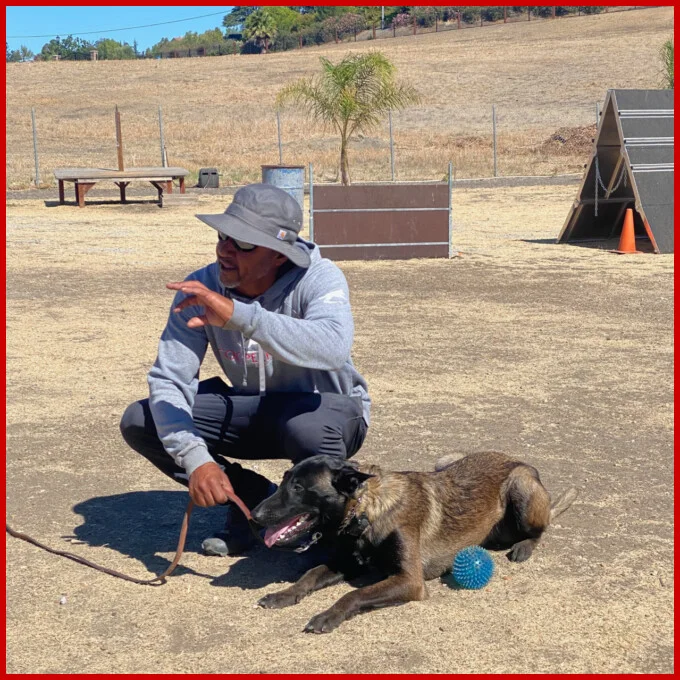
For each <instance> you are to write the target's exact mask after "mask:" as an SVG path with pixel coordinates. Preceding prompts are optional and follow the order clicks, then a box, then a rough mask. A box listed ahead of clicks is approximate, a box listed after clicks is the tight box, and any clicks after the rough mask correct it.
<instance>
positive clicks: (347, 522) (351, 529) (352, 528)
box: [338, 499, 369, 536]
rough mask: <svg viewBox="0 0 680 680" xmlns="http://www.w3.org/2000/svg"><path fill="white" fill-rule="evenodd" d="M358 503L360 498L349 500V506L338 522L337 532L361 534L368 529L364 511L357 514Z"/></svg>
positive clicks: (353, 534)
mask: <svg viewBox="0 0 680 680" xmlns="http://www.w3.org/2000/svg"><path fill="white" fill-rule="evenodd" d="M360 505H361V499H352V501H350V508H349V510H348V512H347V514H346V515H345V518H344V519H343V520H342V523H341V524H340V528H339V529H338V534H343V533H345V534H349V535H350V536H361V534H363V533H364V531H366V529H368V525H369V521H368V517H366V513H363V512H362V513H361V514H357V511H358V510H359V506H360Z"/></svg>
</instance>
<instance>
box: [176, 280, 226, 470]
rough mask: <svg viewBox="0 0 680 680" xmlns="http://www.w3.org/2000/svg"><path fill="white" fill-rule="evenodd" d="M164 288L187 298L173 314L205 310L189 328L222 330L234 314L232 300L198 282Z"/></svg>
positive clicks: (177, 283) (182, 282) (192, 319)
mask: <svg viewBox="0 0 680 680" xmlns="http://www.w3.org/2000/svg"><path fill="white" fill-rule="evenodd" d="M165 287H166V288H169V289H170V290H181V291H182V292H183V293H185V294H186V295H188V296H189V297H187V298H184V300H182V301H181V302H180V303H179V304H178V305H177V307H175V308H174V309H173V310H172V311H173V312H175V313H178V312H181V311H182V310H183V309H184V308H186V307H192V306H194V305H200V306H202V307H203V308H204V309H205V313H204V314H201V315H198V316H192V317H191V319H189V321H187V326H188V327H189V328H201V327H202V326H218V327H219V328H222V326H224V324H225V323H226V322H227V321H229V319H231V315H232V314H233V313H234V303H233V301H232V300H230V299H229V298H228V297H224V295H220V294H219V293H216V292H215V291H214V290H210V289H209V288H207V287H206V286H204V285H203V284H202V283H201V282H200V281H194V280H191V281H175V282H173V283H166V284H165ZM206 465H207V463H206ZM201 467H203V466H201ZM225 477H226V475H225Z"/></svg>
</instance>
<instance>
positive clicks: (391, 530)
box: [252, 452, 576, 633]
mask: <svg viewBox="0 0 680 680" xmlns="http://www.w3.org/2000/svg"><path fill="white" fill-rule="evenodd" d="M439 468H441V466H440V465H438V469H437V470H436V471H435V472H386V471H383V470H381V469H380V468H378V467H376V466H373V465H362V466H360V467H359V466H357V465H356V464H355V463H353V462H350V461H345V460H340V459H338V458H335V457H332V456H314V457H312V458H308V459H306V460H303V461H301V462H300V463H298V464H297V465H295V466H294V467H293V468H292V469H291V470H289V471H288V472H287V473H286V474H285V475H284V478H283V481H282V482H281V485H280V486H279V489H278V490H277V491H276V493H275V494H274V495H272V496H270V497H269V498H268V499H266V500H264V501H263V502H262V503H260V504H259V505H258V506H257V507H256V508H255V509H254V510H253V512H252V516H253V520H254V521H255V522H257V523H258V524H259V525H260V526H262V527H266V528H267V531H266V533H265V539H264V540H265V543H266V544H267V545H268V546H269V547H278V548H283V549H293V550H298V551H301V550H305V549H307V548H308V547H309V546H310V545H311V544H312V543H314V542H317V541H318V542H320V544H325V545H326V546H328V547H330V548H331V549H332V553H333V554H332V556H331V558H330V559H329V560H328V561H327V563H326V564H322V565H320V566H317V567H314V568H313V569H310V570H309V571H308V572H307V573H305V574H304V575H303V576H302V577H301V578H300V579H299V580H298V581H297V582H296V583H295V584H293V585H292V586H290V587H289V588H286V589H285V590H283V591H281V592H278V593H273V594H271V595H267V596H265V597H263V598H262V599H261V600H259V602H258V604H259V605H260V606H262V607H265V608H281V607H287V606H290V605H292V604H296V603H297V602H299V601H300V600H301V599H302V598H303V597H305V596H306V595H308V594H309V593H312V592H314V591H315V590H319V589H321V588H324V587H326V586H329V585H332V584H334V583H338V582H340V581H342V580H346V579H349V578H353V577H355V576H357V575H360V574H361V573H362V572H364V571H366V570H367V568H368V567H375V568H377V570H378V572H379V573H380V574H381V575H382V580H380V581H378V582H376V583H373V584H372V585H368V586H365V587H363V588H358V589H356V590H354V591H352V592H351V593H348V594H346V595H344V596H343V597H341V598H340V599H339V600H338V601H337V602H336V603H335V604H334V605H333V606H332V607H330V609H328V610H327V611H325V612H322V613H321V614H318V615H317V616H315V617H313V618H312V619H311V620H310V621H309V623H308V624H307V626H306V627H305V630H306V631H308V632H315V633H327V632H330V631H332V630H334V629H335V628H337V626H339V625H340V624H341V623H342V622H343V621H344V620H345V619H347V618H349V617H350V616H353V615H354V614H356V613H358V612H360V611H363V610H367V609H375V608H377V607H385V606H388V605H396V604H401V603H404V602H408V601H410V600H422V599H424V598H425V597H427V590H426V588H425V581H426V580H428V579H432V578H436V577H438V576H441V575H442V574H445V573H446V572H448V571H450V569H451V566H452V562H453V558H454V556H455V554H456V553H457V552H458V551H459V550H461V549H462V548H465V547H466V546H471V545H482V546H485V547H487V548H490V549H502V548H509V549H510V550H509V552H508V558H509V559H510V560H513V561H515V562H522V561H524V560H526V559H528V558H529V557H530V556H531V553H532V552H533V550H534V548H535V547H536V545H537V544H538V542H539V540H540V538H541V535H542V534H543V532H544V531H545V530H546V528H547V527H548V524H549V523H550V521H551V520H552V519H554V518H555V517H556V516H557V515H559V514H560V513H561V512H563V511H564V510H566V509H567V508H568V507H569V506H570V505H571V503H572V502H573V500H574V499H575V498H576V490H575V489H573V488H572V489H569V490H568V491H567V492H566V493H565V494H564V495H563V496H562V497H561V498H560V499H558V500H557V501H556V502H555V503H554V504H552V505H551V502H550V496H549V495H548V492H547V491H546V490H545V488H544V487H543V485H542V484H541V482H540V480H539V477H538V472H537V471H536V469H535V468H533V467H531V466H530V465H526V464H524V463H522V462H520V461H517V460H512V459H511V458H508V457H507V456H506V455H504V454H502V453H496V452H484V453H475V454H472V455H469V456H466V457H464V458H461V459H459V460H455V461H454V462H451V463H449V464H447V465H446V466H445V467H443V468H441V469H439Z"/></svg>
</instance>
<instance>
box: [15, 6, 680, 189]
mask: <svg viewBox="0 0 680 680" xmlns="http://www.w3.org/2000/svg"><path fill="white" fill-rule="evenodd" d="M673 22H674V14H673V9H672V8H669V7H660V8H654V9H645V10H640V11H632V12H618V13H608V14H601V15H596V16H584V17H580V18H570V19H558V20H556V21H540V22H539V21H535V22H521V23H515V24H508V25H502V24H500V25H496V26H491V27H488V28H484V29H474V30H462V31H456V30H452V31H447V32H441V33H436V34H432V33H431V34H427V35H420V36H416V37H412V36H410V37H403V38H396V39H389V40H379V41H375V42H374V41H363V42H358V43H349V44H340V45H329V46H323V47H319V48H308V49H304V50H299V51H292V52H287V53H281V54H269V55H249V56H246V55H236V56H225V57H208V58H201V59H176V60H164V61H139V62H134V63H130V62H50V63H26V64H8V65H7V132H6V135H7V140H6V141H7V172H8V179H7V187H8V188H10V189H14V188H22V187H27V186H29V185H30V183H31V181H32V178H33V176H34V161H33V148H32V133H31V115H30V112H31V107H35V110H36V117H37V128H38V143H39V153H40V172H41V179H42V182H43V183H48V184H53V183H54V180H53V177H52V170H53V169H54V168H55V167H58V166H95V167H97V166H98V167H114V166H115V164H116V146H115V131H114V116H113V107H114V104H117V105H118V106H119V108H120V111H121V114H122V124H123V139H124V148H125V162H126V164H127V165H128V166H132V165H158V164H159V162H160V150H159V127H158V107H159V105H160V106H162V110H163V122H164V131H165V139H166V146H167V150H168V157H169V162H170V164H171V165H179V166H183V167H186V168H187V169H188V170H190V171H191V172H192V173H196V172H197V171H198V169H199V168H200V167H217V168H219V171H220V173H222V174H223V177H222V183H223V184H238V183H244V182H247V181H253V180H256V179H258V177H259V174H260V169H259V166H260V165H261V164H265V163H276V162H278V160H279V157H278V148H277V134H276V117H275V113H274V109H273V101H274V96H275V93H276V92H277V90H278V89H279V88H280V87H281V86H282V85H283V84H285V83H287V82H288V81H289V80H290V79H292V78H298V77H301V76H308V75H312V74H314V73H315V72H316V71H317V70H318V58H319V57H320V56H322V55H323V56H327V57H329V58H330V59H333V60H337V59H340V58H341V57H342V56H343V55H344V54H345V53H346V52H347V51H348V50H368V49H373V48H378V49H380V50H382V51H383V52H384V53H385V54H386V55H387V56H388V57H389V58H390V59H391V60H393V62H394V63H395V64H396V66H397V68H398V73H399V76H400V77H401V78H403V79H406V80H408V81H410V82H411V83H412V84H414V85H415V86H416V87H418V89H419V90H420V91H421V92H422V95H423V100H422V103H421V104H419V105H418V106H417V107H413V108H410V109H408V110H405V111H403V112H400V113H397V114H395V115H394V118H393V124H394V140H395V147H396V170H397V178H398V179H405V180H411V179H432V178H437V177H441V176H443V174H444V173H445V170H446V167H447V164H448V161H449V160H452V161H453V163H454V166H455V168H456V173H457V176H458V177H474V176H488V175H490V174H491V173H492V169H493V162H492V143H491V139H492V137H491V131H492V126H491V107H492V104H495V105H496V109H497V116H498V145H499V158H498V169H499V173H500V174H503V175H512V174H532V175H534V174H553V173H561V172H578V171H579V170H580V169H581V167H582V164H583V163H584V162H585V160H586V157H587V152H588V147H589V140H590V134H589V131H588V130H587V129H586V128H587V127H588V126H592V125H593V122H594V119H595V106H596V102H602V101H603V100H604V97H605V94H606V91H607V89H608V88H655V87H659V86H660V82H661V62H660V58H659V49H660V46H661V44H662V43H663V42H664V40H666V39H668V37H669V36H670V35H671V34H672V32H673ZM282 128H283V129H282V133H283V161H284V162H285V163H289V164H307V163H309V162H312V163H313V164H314V167H315V174H316V177H317V178H318V179H321V180H325V181H332V180H335V179H336V174H337V170H336V165H337V155H338V153H337V146H338V144H337V140H336V139H335V137H334V136H332V135H331V134H330V133H328V132H325V131H324V130H323V129H322V128H321V127H317V126H312V125H310V123H309V122H307V120H306V119H305V118H303V117H302V116H300V115H298V114H294V113H292V112H290V113H285V114H283V115H282ZM558 130H559V131H560V132H559V138H554V135H555V134H556V133H557V131H558ZM561 140H565V141H564V142H562V141H561ZM570 140H573V141H571V143H570ZM579 140H585V141H583V142H581V143H579ZM350 160H351V161H352V162H353V165H352V171H353V178H354V179H355V180H380V179H389V177H390V155H389V136H388V125H387V121H385V124H384V126H382V127H381V128H380V129H377V130H375V131H374V132H373V133H372V134H371V136H367V137H365V138H363V139H360V140H357V142H356V143H355V144H354V146H353V149H352V155H351V159H350ZM194 177H195V174H194Z"/></svg>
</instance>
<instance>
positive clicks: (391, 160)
mask: <svg viewBox="0 0 680 680" xmlns="http://www.w3.org/2000/svg"><path fill="white" fill-rule="evenodd" d="M387 115H388V116H389V121H390V168H391V169H392V181H393V182H394V140H393V138H392V111H388V112H387Z"/></svg>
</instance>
